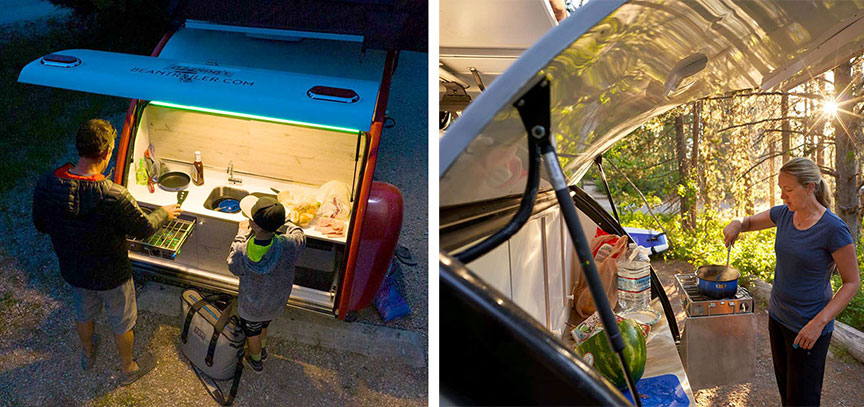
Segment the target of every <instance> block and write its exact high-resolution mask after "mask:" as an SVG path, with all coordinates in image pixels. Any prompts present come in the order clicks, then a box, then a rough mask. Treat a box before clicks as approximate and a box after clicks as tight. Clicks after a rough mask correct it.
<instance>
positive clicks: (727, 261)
mask: <svg viewBox="0 0 864 407" xmlns="http://www.w3.org/2000/svg"><path fill="white" fill-rule="evenodd" d="M730 254H732V245H731V244H730V245H729V247H728V248H726V267H729V255H730Z"/></svg>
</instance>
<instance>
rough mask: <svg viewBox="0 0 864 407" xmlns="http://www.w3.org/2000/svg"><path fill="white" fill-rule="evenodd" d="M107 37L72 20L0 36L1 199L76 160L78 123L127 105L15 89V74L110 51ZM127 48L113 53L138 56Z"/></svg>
mask: <svg viewBox="0 0 864 407" xmlns="http://www.w3.org/2000/svg"><path fill="white" fill-rule="evenodd" d="M107 37H110V35H109V34H106V33H104V30H101V31H100V30H99V29H98V27H96V28H87V27H84V26H83V25H82V24H78V23H77V22H76V21H75V20H68V21H65V20H64V21H57V20H48V21H47V22H45V24H44V28H43V27H40V26H39V25H38V24H37V25H30V26H20V27H18V28H16V29H13V28H6V29H5V30H2V32H0V38H3V40H0V55H2V56H3V57H2V58H0V90H2V94H3V97H2V98H0V117H3V120H0V134H2V135H3V142H2V143H0V194H2V193H4V192H7V191H9V190H10V189H12V188H14V187H15V186H17V185H18V184H19V183H20V182H21V181H22V180H27V179H29V178H30V177H32V176H34V175H35V174H41V173H43V172H45V171H48V170H49V169H51V167H52V166H55V165H57V164H58V160H61V159H62V158H63V157H64V156H65V157H69V156H70V153H71V155H72V156H74V151H73V152H70V151H69V150H70V145H72V143H73V140H74V135H75V131H76V130H77V129H78V126H80V124H81V123H83V122H84V121H86V120H88V119H91V118H97V117H105V116H106V115H110V114H116V113H117V112H123V111H124V110H125V109H126V107H127V106H128V100H126V99H122V98H116V97H109V96H102V95H94V94H89V93H84V92H75V91H68V90H62V89H54V88H48V87H43V86H36V85H27V84H22V83H18V74H19V73H20V72H21V69H22V68H23V67H24V66H25V65H26V64H28V63H30V62H31V61H34V60H36V59H37V58H39V57H41V56H43V55H46V54H49V53H52V52H55V51H59V50H64V49H70V48H93V49H111V48H106V47H103V45H105V44H107V40H101V42H100V38H107ZM156 41H158V38H157V39H156V40H151V41H149V42H152V44H153V45H155V43H156ZM144 42H147V41H144ZM151 46H152V45H151ZM126 48H127V49H119V50H117V52H132V51H140V48H141V46H140V45H137V46H135V47H126ZM118 130H119V129H118Z"/></svg>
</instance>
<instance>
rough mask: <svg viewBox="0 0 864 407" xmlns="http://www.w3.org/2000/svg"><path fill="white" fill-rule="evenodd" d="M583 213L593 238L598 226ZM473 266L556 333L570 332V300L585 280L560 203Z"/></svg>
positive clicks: (471, 265) (581, 217)
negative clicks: (574, 289) (583, 279)
mask: <svg viewBox="0 0 864 407" xmlns="http://www.w3.org/2000/svg"><path fill="white" fill-rule="evenodd" d="M577 212H578V214H579V221H580V222H581V223H582V232H583V233H585V235H586V236H587V237H588V239H591V238H593V237H594V234H595V233H596V229H597V225H596V224H595V223H594V222H593V221H592V220H591V219H590V218H589V217H588V216H587V215H585V214H584V213H582V211H580V210H578V209H577ZM467 266H468V268H469V269H470V270H471V271H472V272H474V273H475V274H477V275H478V276H480V277H481V278H483V279H484V280H485V281H486V282H488V283H489V284H490V285H492V286H493V287H495V288H496V289H498V290H499V291H501V292H502V293H504V295H506V296H507V297H508V298H510V299H511V300H512V301H513V302H515V303H516V304H517V305H519V306H520V307H521V308H522V309H523V310H525V312H527V313H528V314H530V315H531V316H533V317H534V319H536V320H537V321H538V322H539V323H540V324H541V325H543V326H545V327H546V329H548V330H549V331H551V332H552V333H553V334H556V335H558V336H561V335H563V333H564V332H566V329H565V328H566V326H565V322H567V320H568V319H569V317H570V310H571V308H572V303H573V300H571V299H569V298H568V296H570V295H571V294H572V292H573V287H575V286H576V284H577V283H578V282H579V280H580V279H581V278H584V277H582V268H581V267H580V266H579V259H578V257H577V256H576V252H575V250H574V249H573V241H572V240H571V239H570V234H569V232H568V231H567V226H566V225H565V224H564V219H563V217H562V216H561V210H560V208H559V207H558V206H557V205H556V206H553V207H551V208H549V209H547V210H545V211H543V212H540V213H538V214H536V215H534V216H532V217H531V219H529V220H528V222H527V223H526V224H525V226H523V227H522V229H520V230H519V232H518V233H516V234H515V235H514V236H513V237H512V238H510V240H509V241H507V242H505V243H503V244H501V245H500V246H498V247H497V248H495V250H492V251H490V252H489V253H486V254H485V255H483V256H481V257H480V258H478V259H477V260H475V261H473V262H471V263H469V264H468V265H467Z"/></svg>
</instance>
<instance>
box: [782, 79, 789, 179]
mask: <svg viewBox="0 0 864 407" xmlns="http://www.w3.org/2000/svg"><path fill="white" fill-rule="evenodd" d="M788 116H789V95H788V94H786V93H783V96H781V98H780V117H783V118H784V119H783V121H781V122H780V130H781V140H782V141H781V147H782V148H783V164H786V161H789V119H786V117H788Z"/></svg>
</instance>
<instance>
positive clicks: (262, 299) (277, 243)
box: [228, 223, 306, 321]
mask: <svg viewBox="0 0 864 407" xmlns="http://www.w3.org/2000/svg"><path fill="white" fill-rule="evenodd" d="M286 226H288V230H287V231H286V232H285V234H284V235H283V234H279V233H278V232H277V233H276V234H274V235H273V245H272V246H270V250H268V251H267V253H265V254H264V257H262V258H261V261H259V262H257V263H256V262H253V261H252V260H250V259H249V256H248V255H247V253H246V244H247V242H248V241H249V239H254V238H255V234H254V233H252V232H247V231H240V232H238V233H237V236H235V237H234V242H232V243H231V251H230V252H229V253H228V270H230V271H231V273H233V274H234V275H236V276H238V277H240V293H239V298H238V300H237V313H238V314H239V315H240V317H241V318H243V319H245V320H248V321H271V320H273V319H276V317H278V316H279V315H280V314H281V313H282V309H283V308H284V307H285V303H286V302H288V297H289V296H290V295H291V286H292V285H293V284H294V265H295V264H296V263H297V258H298V257H300V253H301V252H302V251H303V248H304V247H306V237H305V235H304V234H303V229H300V228H299V227H297V226H296V225H294V224H291V223H288V224H287V225H286Z"/></svg>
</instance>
